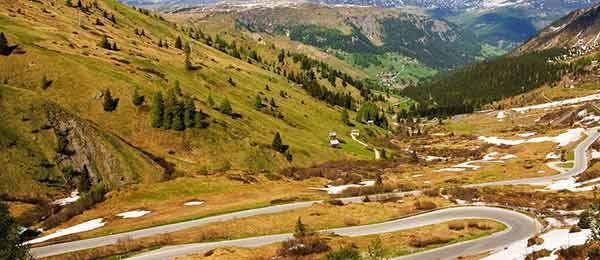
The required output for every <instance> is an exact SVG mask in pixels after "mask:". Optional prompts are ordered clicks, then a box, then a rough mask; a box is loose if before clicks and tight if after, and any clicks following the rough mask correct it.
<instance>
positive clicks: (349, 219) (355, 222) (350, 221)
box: [344, 217, 360, 226]
mask: <svg viewBox="0 0 600 260" xmlns="http://www.w3.org/2000/svg"><path fill="white" fill-rule="evenodd" d="M344 224H346V226H358V225H360V220H358V219H355V218H352V217H345V218H344Z"/></svg>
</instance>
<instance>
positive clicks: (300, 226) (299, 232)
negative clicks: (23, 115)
mask: <svg viewBox="0 0 600 260" xmlns="http://www.w3.org/2000/svg"><path fill="white" fill-rule="evenodd" d="M306 235H307V230H306V225H304V223H302V219H301V218H300V217H298V220H297V221H296V228H295V229H294V237H295V238H302V237H305V236H306Z"/></svg>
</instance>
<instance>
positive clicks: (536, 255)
mask: <svg viewBox="0 0 600 260" xmlns="http://www.w3.org/2000/svg"><path fill="white" fill-rule="evenodd" d="M550 253H551V252H550V251H548V250H547V249H542V250H538V251H535V252H533V253H531V254H529V255H527V256H526V257H525V260H536V259H539V258H543V257H547V256H550Z"/></svg>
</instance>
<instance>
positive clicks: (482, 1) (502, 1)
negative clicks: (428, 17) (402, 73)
mask: <svg viewBox="0 0 600 260" xmlns="http://www.w3.org/2000/svg"><path fill="white" fill-rule="evenodd" d="M123 2H124V3H126V4H130V5H140V6H141V5H153V6H158V5H205V4H226V5H234V6H235V5H253V6H273V5H278V6H281V5H282V4H287V5H293V4H301V3H316V4H326V5H357V6H378V7H403V6H415V7H421V8H427V9H445V10H452V11H466V10H470V11H473V10H474V9H491V8H499V7H510V6H520V7H524V6H526V7H530V8H535V9H537V10H556V9H570V10H573V9H577V8H583V7H586V6H589V5H590V4H592V3H595V2H598V1H597V0H582V1H581V0H491V1H490V0H296V1H290V0H123Z"/></svg>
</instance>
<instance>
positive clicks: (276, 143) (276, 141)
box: [272, 132, 288, 153]
mask: <svg viewBox="0 0 600 260" xmlns="http://www.w3.org/2000/svg"><path fill="white" fill-rule="evenodd" d="M272 146H273V149H275V151H278V152H280V153H283V152H285V151H286V150H287V149H288V147H287V145H284V144H283V140H282V139H281V135H280V134H279V132H277V133H275V137H273V143H272Z"/></svg>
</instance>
